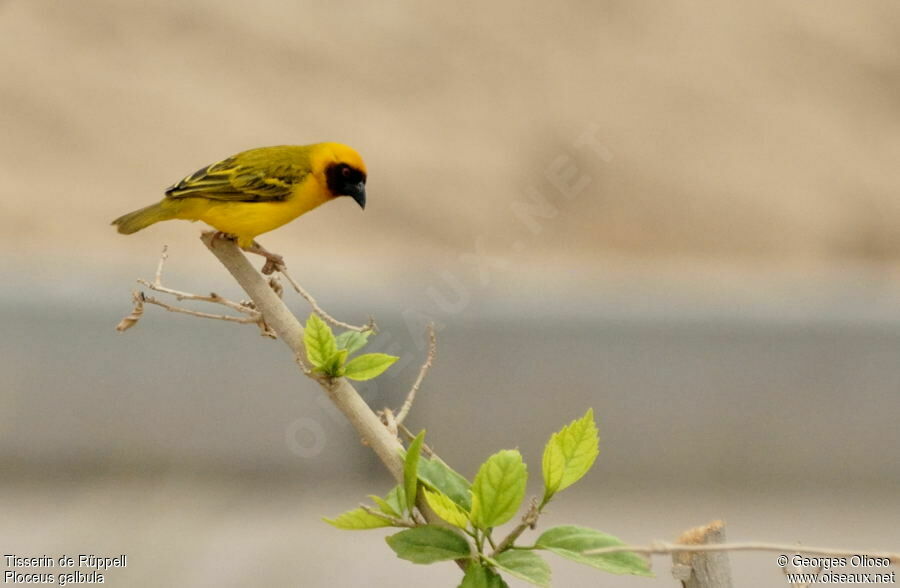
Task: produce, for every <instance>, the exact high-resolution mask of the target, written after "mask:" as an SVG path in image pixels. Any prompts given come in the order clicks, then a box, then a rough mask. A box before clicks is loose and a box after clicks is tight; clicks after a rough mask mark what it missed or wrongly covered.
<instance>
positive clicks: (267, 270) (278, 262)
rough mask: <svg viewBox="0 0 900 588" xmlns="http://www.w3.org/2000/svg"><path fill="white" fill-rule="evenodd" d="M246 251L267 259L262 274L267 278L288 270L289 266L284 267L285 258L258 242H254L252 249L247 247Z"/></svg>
mask: <svg viewBox="0 0 900 588" xmlns="http://www.w3.org/2000/svg"><path fill="white" fill-rule="evenodd" d="M244 251H246V252H247V253H255V254H257V255H261V256H263V257H265V258H266V264H265V265H264V266H263V268H262V273H264V274H265V275H267V276H268V275H269V274H271V273H273V272H276V271H279V272H280V271H283V270H285V269H287V266H285V265H284V257H282V256H281V255H278V254H277V253H272V252H271V251H269V250H268V249H266V248H265V247H263V246H262V245H260V244H259V243H257V242H256V241H254V242H253V244H252V245H250V247H245V248H244Z"/></svg>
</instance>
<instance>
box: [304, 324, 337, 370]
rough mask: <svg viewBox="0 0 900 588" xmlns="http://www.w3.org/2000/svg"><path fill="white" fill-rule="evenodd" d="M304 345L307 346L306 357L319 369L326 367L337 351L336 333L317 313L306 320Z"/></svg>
mask: <svg viewBox="0 0 900 588" xmlns="http://www.w3.org/2000/svg"><path fill="white" fill-rule="evenodd" d="M303 345H305V346H306V356H307V357H308V358H309V362H310V363H311V364H313V366H315V367H317V368H319V369H322V368H324V367H325V365H326V362H327V361H328V360H329V359H331V356H332V355H334V352H335V351H336V350H337V347H336V345H335V342H334V333H332V332H331V329H330V328H329V327H328V325H326V324H325V321H323V320H322V319H320V318H319V315H317V314H316V313H312V314H311V315H309V318H308V319H306V328H305V329H304V330H303Z"/></svg>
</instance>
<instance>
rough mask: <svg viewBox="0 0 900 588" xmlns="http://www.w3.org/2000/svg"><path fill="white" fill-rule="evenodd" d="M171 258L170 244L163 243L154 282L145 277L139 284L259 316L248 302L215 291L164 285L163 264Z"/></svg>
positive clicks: (178, 298) (176, 296) (161, 291)
mask: <svg viewBox="0 0 900 588" xmlns="http://www.w3.org/2000/svg"><path fill="white" fill-rule="evenodd" d="M168 258H169V253H168V245H163V249H162V253H161V254H160V256H159V263H158V264H157V265H156V276H155V277H154V279H153V281H152V282H149V281H147V280H145V279H143V278H141V279H139V280H138V283H139V284H142V285H144V286H146V287H147V288H150V289H151V290H153V291H155V292H160V293H162V294H169V295H170V296H174V297H175V299H176V300H179V301H181V300H197V301H199V302H210V303H212V304H221V305H222V306H227V307H228V308H230V309H232V310H236V311H238V312H242V313H244V314H249V315H254V316H259V312H257V311H256V310H255V309H254V308H253V307H252V306H249V305H247V304H241V303H240V302H233V301H231V300H228V299H227V298H223V297H222V296H219V295H218V294H216V293H215V292H210V293H209V296H203V295H200V294H192V293H190V292H182V291H180V290H175V289H174V288H169V287H167V286H164V285H163V283H162V271H163V266H164V265H165V263H166V260H167V259H168Z"/></svg>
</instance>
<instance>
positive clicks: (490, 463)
mask: <svg viewBox="0 0 900 588" xmlns="http://www.w3.org/2000/svg"><path fill="white" fill-rule="evenodd" d="M527 481H528V471H527V470H526V468H525V464H524V463H523V462H522V454H520V453H519V452H518V451H516V450H515V449H505V450H503V451H499V452H497V453H495V454H494V455H492V456H490V457H489V458H488V459H487V461H486V462H484V463H483V464H482V465H481V468H479V470H478V473H477V474H476V475H475V481H474V482H473V483H472V522H473V523H475V526H476V527H478V528H480V529H488V528H490V527H496V526H498V525H502V524H503V523H505V522H506V521H508V520H509V519H511V518H512V517H513V515H515V514H516V511H517V510H519V506H520V505H521V504H522V499H523V498H525V483H526V482H527Z"/></svg>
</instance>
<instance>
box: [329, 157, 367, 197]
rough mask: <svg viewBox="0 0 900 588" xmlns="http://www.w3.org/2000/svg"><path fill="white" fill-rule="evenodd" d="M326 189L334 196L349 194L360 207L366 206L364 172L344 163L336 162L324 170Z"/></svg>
mask: <svg viewBox="0 0 900 588" xmlns="http://www.w3.org/2000/svg"><path fill="white" fill-rule="evenodd" d="M325 178H326V180H327V181H328V190H329V191H330V192H331V193H332V194H334V195H335V196H349V197H351V198H353V199H354V200H356V203H357V204H359V207H360V208H365V207H366V174H364V173H363V172H361V171H359V170H358V169H356V168H355V167H352V166H349V165H347V164H346V163H337V164H334V165H332V166H329V168H328V169H327V170H325Z"/></svg>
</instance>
